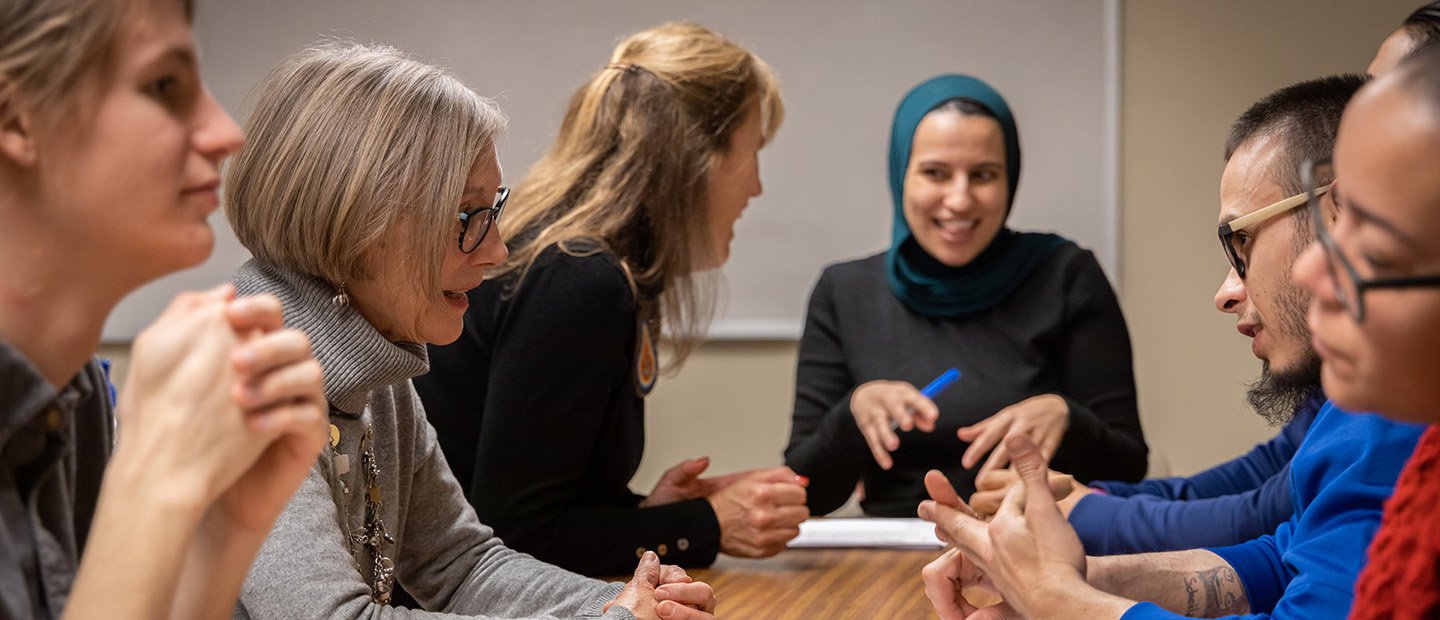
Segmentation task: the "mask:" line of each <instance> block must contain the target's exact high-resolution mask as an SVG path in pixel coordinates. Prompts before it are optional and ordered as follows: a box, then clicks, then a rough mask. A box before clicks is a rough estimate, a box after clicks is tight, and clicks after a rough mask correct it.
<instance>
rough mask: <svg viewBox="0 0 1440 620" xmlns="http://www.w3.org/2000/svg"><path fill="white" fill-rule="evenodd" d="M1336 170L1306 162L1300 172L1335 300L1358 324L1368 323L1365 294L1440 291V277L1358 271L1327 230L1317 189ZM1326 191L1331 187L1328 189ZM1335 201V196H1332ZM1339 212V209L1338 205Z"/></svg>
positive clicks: (1323, 163)
mask: <svg viewBox="0 0 1440 620" xmlns="http://www.w3.org/2000/svg"><path fill="white" fill-rule="evenodd" d="M1333 178H1334V169H1333V168H1332V167H1331V165H1330V160H1328V159H1322V160H1320V161H1314V162H1305V166H1304V167H1303V168H1301V170H1300V180H1301V181H1302V182H1303V183H1304V184H1305V187H1306V196H1307V202H1308V203H1309V209H1310V218H1311V220H1310V221H1311V224H1312V225H1313V226H1314V228H1315V240H1316V241H1319V242H1320V247H1321V249H1323V250H1324V251H1325V266H1326V268H1327V271H1329V273H1330V284H1331V286H1333V287H1334V288H1335V298H1336V299H1337V300H1339V301H1340V305H1342V306H1344V307H1345V311H1346V312H1347V313H1349V314H1350V317H1351V318H1353V319H1355V322H1356V323H1364V322H1365V291H1367V290H1373V289H1387V288H1436V287H1440V275H1433V276H1414V277H1407V278H1363V277H1361V276H1360V272H1359V271H1357V270H1356V269H1355V263H1354V262H1352V261H1351V260H1350V258H1349V257H1347V256H1346V255H1345V252H1344V251H1343V250H1341V249H1340V244H1338V243H1336V242H1335V237H1333V236H1331V234H1330V229H1329V228H1328V227H1327V226H1326V222H1325V215H1324V213H1323V212H1322V210H1321V208H1320V195H1321V194H1323V193H1324V192H1323V191H1320V188H1317V187H1315V183H1316V181H1317V180H1325V179H1333ZM1325 187H1327V188H1328V187H1330V186H1329V185H1326V186H1325ZM1332 198H1333V196H1332ZM1336 208H1337V209H1338V208H1339V205H1336Z"/></svg>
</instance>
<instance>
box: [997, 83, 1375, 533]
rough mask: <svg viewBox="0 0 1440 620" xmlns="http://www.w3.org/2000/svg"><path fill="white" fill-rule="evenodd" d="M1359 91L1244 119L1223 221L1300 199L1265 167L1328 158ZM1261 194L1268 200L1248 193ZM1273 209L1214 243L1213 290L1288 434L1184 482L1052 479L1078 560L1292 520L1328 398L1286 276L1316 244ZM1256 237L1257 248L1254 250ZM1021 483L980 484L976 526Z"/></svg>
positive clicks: (1292, 182) (1287, 99) (1315, 94)
mask: <svg viewBox="0 0 1440 620" xmlns="http://www.w3.org/2000/svg"><path fill="white" fill-rule="evenodd" d="M1364 83H1365V79H1364V78H1363V77H1362V76H1359V75H1344V76H1334V77H1328V78H1322V79H1317V80H1308V81H1305V82H1300V83H1298V84H1294V85H1291V86H1288V87H1285V88H1282V89H1280V90H1277V91H1275V92H1273V93H1271V94H1269V95H1267V96H1265V97H1264V98H1262V99H1260V100H1259V101H1257V102H1256V103H1255V104H1254V105H1252V106H1250V108H1249V109H1247V110H1246V111H1245V112H1244V113H1243V114H1241V115H1240V117H1239V118H1238V119H1237V120H1236V121H1235V123H1234V125H1233V126H1232V127H1231V129H1230V135H1229V137H1228V138H1227V140H1226V143H1225V154H1224V159H1225V162H1226V166H1225V170H1224V172H1223V173H1222V175H1221V179H1220V193H1221V202H1222V204H1223V205H1224V209H1225V211H1224V212H1223V213H1222V218H1225V219H1227V220H1229V219H1234V218H1235V217H1236V216H1237V215H1238V214H1240V213H1246V212H1251V211H1259V210H1260V209H1261V208H1262V207H1266V206H1267V205H1270V204H1271V203H1274V202H1276V200H1275V199H1277V198H1280V197H1283V196H1293V195H1296V194H1299V193H1300V191H1301V190H1300V188H1299V179H1298V177H1297V176H1296V175H1294V174H1293V173H1287V171H1289V170H1291V168H1290V166H1288V165H1286V166H1275V165H1271V164H1272V159H1273V158H1275V157H1279V158H1281V159H1282V160H1283V161H1287V162H1294V163H1296V164H1297V165H1298V162H1301V161H1304V160H1306V159H1318V158H1324V157H1328V156H1329V155H1330V151H1331V148H1332V147H1333V145H1334V137H1335V131H1336V129H1337V128H1338V127H1339V125H1340V113H1341V111H1342V110H1343V109H1344V108H1345V104H1346V102H1348V101H1349V100H1350V97H1351V96H1353V95H1354V94H1355V91H1357V90H1359V88H1360V86H1361V85H1363V84H1364ZM1276 149H1278V151H1276ZM1259 186H1264V187H1272V188H1276V191H1274V192H1268V193H1267V192H1255V191H1251V189H1252V188H1253V187H1259ZM1302 198H1303V197H1302ZM1279 202H1281V203H1284V204H1283V205H1282V206H1281V207H1279V208H1278V209H1272V210H1270V211H1267V213H1273V214H1275V217H1271V218H1265V219H1262V220H1255V219H1253V218H1252V219H1250V220H1246V221H1245V222H1242V223H1243V224H1245V225H1243V226H1239V227H1236V226H1234V225H1232V224H1230V223H1229V222H1228V221H1227V222H1226V224H1225V225H1224V226H1225V227H1226V228H1225V229H1224V232H1222V234H1221V240H1222V243H1224V244H1225V254H1226V256H1227V257H1232V265H1231V269H1230V270H1229V272H1228V274H1227V276H1226V278H1225V280H1224V281H1223V282H1222V283H1221V285H1220V288H1219V290H1218V291H1216V294H1215V307H1216V309H1218V310H1219V311H1221V312H1224V313H1228V314H1233V315H1235V318H1236V329H1237V330H1238V331H1239V332H1240V333H1241V334H1244V335H1245V336H1247V337H1249V338H1250V339H1251V349H1252V351H1253V352H1254V354H1255V356H1256V357H1257V358H1259V359H1260V361H1261V371H1260V378H1259V379H1257V380H1256V381H1255V383H1253V384H1252V385H1251V386H1250V389H1249V392H1248V393H1247V399H1248V400H1249V402H1250V404H1251V406H1252V407H1253V408H1254V409H1255V412H1256V413H1257V414H1259V415H1260V416H1262V417H1264V418H1265V419H1267V420H1269V421H1270V422H1271V423H1274V424H1284V427H1283V428H1282V429H1281V431H1280V433H1279V434H1277V435H1276V436H1275V437H1274V438H1273V439H1271V440H1270V441H1268V442H1265V443H1263V444H1260V445H1257V446H1255V448H1254V449H1252V450H1251V451H1250V452H1249V453H1247V454H1245V455H1244V456H1241V457H1239V458H1236V459H1234V460H1231V461H1229V462H1226V463H1223V464H1221V465H1218V466H1216V467H1214V468H1211V469H1209V470H1206V471H1203V472H1201V473H1199V474H1196V475H1194V476H1191V477H1174V478H1162V479H1156V480H1146V481H1143V482H1138V483H1127V482H1119V481H1098V482H1092V483H1090V486H1088V487H1087V486H1083V485H1079V484H1074V485H1071V484H1069V483H1068V481H1062V480H1057V479H1056V477H1057V476H1059V474H1056V475H1054V476H1052V486H1053V487H1055V488H1058V489H1061V492H1062V493H1064V492H1066V491H1068V497H1065V496H1064V495H1061V496H1060V497H1063V499H1061V501H1060V506H1061V510H1062V512H1063V513H1064V514H1065V515H1066V516H1067V517H1068V518H1069V520H1070V524H1071V526H1073V527H1074V528H1075V531H1076V533H1078V534H1079V535H1080V541H1081V542H1082V543H1084V545H1085V552H1086V553H1089V554H1091V555H1115V554H1122V553H1144V552H1150V551H1178V550H1181V549H1194V548H1196V547H1206V546H1219V545H1230V544H1235V543H1239V542H1244V541H1246V540H1250V539H1252V538H1255V537H1257V536H1260V535H1262V534H1268V533H1270V532H1273V531H1275V528H1276V526H1278V525H1280V524H1281V523H1283V522H1285V520H1286V519H1288V518H1290V515H1291V514H1292V513H1293V512H1294V502H1293V500H1292V497H1291V494H1290V485H1289V472H1288V468H1289V464H1290V459H1291V457H1293V456H1294V455H1295V450H1296V448H1298V447H1299V445H1300V442H1301V440H1302V439H1303V438H1304V437H1305V433H1306V431H1307V430H1308V429H1309V428H1310V424H1311V422H1312V421H1313V420H1314V418H1315V413H1316V412H1317V411H1318V410H1319V409H1320V406H1321V404H1322V403H1323V402H1324V401H1325V398H1324V395H1323V394H1322V393H1321V391H1320V358H1319V356H1317V355H1316V353H1315V350H1314V348H1313V347H1311V345H1310V332H1309V330H1308V329H1306V327H1305V308H1306V305H1307V303H1308V297H1307V296H1305V295H1303V294H1299V293H1298V292H1297V288H1296V286H1295V285H1294V284H1293V283H1291V282H1290V280H1289V278H1288V277H1287V276H1286V274H1288V273H1289V272H1290V267H1291V265H1292V263H1293V261H1294V259H1295V257H1296V256H1297V255H1298V250H1297V248H1303V247H1305V245H1307V244H1308V243H1310V241H1312V240H1313V239H1314V235H1313V233H1312V231H1311V230H1310V227H1308V226H1304V225H1293V224H1292V220H1294V219H1296V218H1299V219H1300V221H1302V222H1303V221H1304V220H1303V218H1301V216H1302V215H1303V209H1299V208H1296V207H1297V206H1298V205H1300V204H1301V201H1300V200H1298V199H1295V198H1290V199H1288V202H1287V201H1286V200H1281V201H1279ZM1282 215H1283V216H1285V217H1284V218H1280V217H1278V216H1282ZM1261 231H1264V235H1263V239H1264V243H1262V244H1259V245H1258V246H1257V238H1259V237H1260V236H1261V235H1260V233H1261ZM1287 237H1288V239H1287ZM1242 256H1243V257H1245V258H1244V259H1238V257H1242ZM1242 274H1243V275H1242ZM1018 480H1019V478H1018V477H1017V476H1016V474H1015V473H1014V472H1012V471H1010V470H996V471H993V472H984V473H982V474H981V475H980V476H979V477H978V478H977V480H976V486H977V488H979V489H980V491H979V492H977V493H975V494H974V495H973V496H971V498H970V507H971V508H972V509H973V510H975V511H976V512H977V513H978V514H979V515H980V516H982V517H985V516H989V515H990V514H993V513H994V512H995V509H996V508H997V507H998V506H999V505H1000V501H1001V499H1003V498H1004V496H1005V490H1006V489H1007V488H1008V487H1009V486H1010V485H1013V484H1015V483H1016V482H1018Z"/></svg>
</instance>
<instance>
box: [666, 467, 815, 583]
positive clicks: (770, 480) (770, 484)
mask: <svg viewBox="0 0 1440 620" xmlns="http://www.w3.org/2000/svg"><path fill="white" fill-rule="evenodd" d="M709 466H710V459H709V457H703V456H702V457H700V458H694V459H687V460H685V461H682V462H680V464H679V465H676V466H674V467H671V468H670V469H669V470H667V471H666V472H665V473H664V474H663V475H661V476H660V481H659V482H657V483H656V484H655V489H654V490H653V491H651V493H650V495H649V496H648V497H646V498H645V499H644V500H643V501H641V502H640V506H641V507H649V506H661V505H665V504H670V503H674V502H679V501H684V500H690V499H698V498H701V497H703V498H705V499H706V500H708V501H709V502H710V506H711V508H712V509H714V511H715V518H716V520H718V521H719V522H720V550H721V551H723V552H725V553H728V554H730V555H735V556H740V557H749V558H763V557H768V556H772V555H775V554H776V553H779V552H781V551H783V550H784V549H785V545H786V543H788V542H790V539H792V538H795V537H796V536H798V535H799V534H800V523H801V522H802V521H804V520H805V519H808V518H809V517H810V510H809V509H808V508H807V507H806V505H805V486H806V485H807V484H809V480H807V479H806V478H805V477H804V476H800V475H798V474H796V473H795V472H794V471H793V470H791V469H790V468H789V467H771V468H768V469H752V470H749V471H742V472H736V473H733V474H728V475H725V476H714V477H709V478H702V477H700V474H702V473H704V471H705V469H706V468H707V467H709Z"/></svg>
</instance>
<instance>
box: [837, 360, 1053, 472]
mask: <svg viewBox="0 0 1440 620" xmlns="http://www.w3.org/2000/svg"><path fill="white" fill-rule="evenodd" d="M850 413H851V414H852V415H854V416H855V424H856V425H857V426H859V427H860V434H861V435H863V436H864V437H865V444H866V445H867V446H869V447H870V454H871V455H872V456H874V457H875V462H876V463H877V464H879V465H880V468H881V469H890V468H891V467H893V466H894V459H893V458H892V457H891V456H890V453H891V452H894V451H895V450H898V449H899V448H900V437H899V435H897V434H896V431H907V432H908V431H911V430H915V429H919V430H921V431H924V432H927V433H930V432H934V431H935V423H936V421H937V420H938V419H939V417H940V410H939V409H938V408H937V407H936V406H935V403H934V402H933V401H931V400H930V399H929V398H926V397H925V396H924V395H923V394H921V393H920V390H918V389H915V386H913V385H910V384H909V383H906V382H904V381H870V382H867V383H864V384H862V385H861V386H860V387H858V388H856V389H855V391H854V392H853V393H852V394H851V395H850ZM1069 427H1070V406H1069V405H1067V404H1066V403H1065V399H1064V398H1062V397H1060V396H1058V395H1055V394H1041V395H1039V396H1032V397H1030V398H1027V399H1025V400H1022V401H1020V402H1018V403H1015V404H1013V405H1010V406H1009V407H1006V408H1004V409H1001V410H1000V411H999V412H997V413H996V414H995V415H993V416H990V417H989V418H986V419H984V420H982V421H980V422H977V423H975V424H972V425H970V426H966V427H963V428H961V429H959V430H958V431H957V432H956V436H957V437H959V438H960V440H961V441H966V442H969V443H970V447H969V448H968V449H966V450H965V454H964V455H963V456H962V457H961V459H960V462H961V464H963V465H964V466H965V467H966V468H971V467H974V466H975V465H976V464H978V463H979V462H980V458H981V457H982V456H984V455H985V453H987V452H988V453H990V458H988V459H986V460H985V464H984V465H983V466H982V467H981V468H980V471H981V473H982V474H983V473H984V472H988V471H998V470H1003V469H1005V467H1006V466H1007V465H1009V464H1010V450H1009V448H1007V447H1006V445H1005V443H1004V442H1003V440H1004V439H1005V438H1006V437H1011V436H1017V435H1024V436H1026V437H1029V438H1030V439H1031V441H1033V442H1034V443H1035V444H1036V445H1038V446H1039V447H1040V451H1041V453H1042V454H1043V455H1044V457H1045V458H1046V459H1048V458H1050V457H1051V456H1053V455H1054V454H1055V450H1056V449H1057V448H1059V447H1060V441H1061V440H1062V439H1064V437H1065V431H1066V430H1067V429H1068V428H1069Z"/></svg>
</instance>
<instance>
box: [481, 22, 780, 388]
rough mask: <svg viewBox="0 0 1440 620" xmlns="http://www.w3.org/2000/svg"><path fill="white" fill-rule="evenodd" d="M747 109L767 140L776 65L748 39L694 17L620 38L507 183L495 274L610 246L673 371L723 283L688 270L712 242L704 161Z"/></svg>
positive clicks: (700, 331) (776, 99)
mask: <svg viewBox="0 0 1440 620" xmlns="http://www.w3.org/2000/svg"><path fill="white" fill-rule="evenodd" d="M752 114H759V115H760V123H761V130H762V132H763V134H764V138H765V140H766V141H769V139H770V138H771V137H773V136H774V134H775V131H776V129H777V128H779V126H780V121H781V119H782V118H783V116H784V106H783V104H782V103H781V101H780V87H779V83H778V81H777V80H776V78H775V74H774V72H772V71H771V69H770V67H769V65H766V64H765V62H764V61H762V60H761V59H760V58H759V57H757V56H755V55H754V54H751V53H750V52H749V51H747V50H746V49H745V48H743V47H740V46H739V45H736V44H735V43H733V42H731V41H730V40H728V39H726V38H725V37H722V36H720V35H718V34H716V33H714V32H712V31H710V30H708V29H706V28H704V27H701V26H699V25H697V24H693V23H688V22H672V23H667V24H662V25H660V26H656V27H654V28H651V29H649V30H644V31H641V32H638V33H635V34H633V35H630V36H629V37H627V38H625V39H624V40H622V41H621V42H620V43H619V45H617V46H616V47H615V50H614V52H613V53H612V54H611V55H610V62H609V64H607V65H606V66H605V68H603V69H601V70H600V71H599V72H597V73H596V74H594V76H592V77H591V78H590V81H589V82H588V83H586V84H585V85H584V86H581V87H580V90H578V91H576V92H575V94H574V96H572V97H571V99H570V105H569V108H568V109H567V110H566V112H565V119H564V121H563V122H562V124H561V126H560V133H559V136H557V137H556V139H555V143H554V145H553V146H551V148H550V151H549V152H547V153H546V154H545V155H544V157H543V158H541V159H540V161H539V162H538V163H536V164H535V166H534V167H533V168H531V169H530V171H529V174H528V175H527V176H526V177H525V179H524V180H523V181H521V182H520V184H519V185H518V186H517V187H516V188H515V190H514V192H513V193H512V194H511V196H510V209H509V211H508V212H507V213H506V222H505V226H504V227H503V230H504V232H505V237H506V238H507V240H511V241H513V243H512V244H511V250H510V257H509V259H508V260H507V261H506V262H505V263H503V264H502V265H500V266H499V267H497V268H496V270H495V272H494V273H492V274H491V275H492V276H503V275H506V274H510V273H516V274H518V278H517V279H516V280H515V282H514V284H513V287H514V288H518V286H519V285H520V282H521V281H523V279H524V277H525V273H526V272H527V271H528V270H529V269H530V267H531V266H532V265H533V264H534V263H535V260H536V258H537V257H538V256H539V254H540V253H541V252H542V251H544V250H545V249H546V248H548V247H550V246H558V247H559V249H560V250H561V251H563V252H566V253H568V254H572V255H584V254H590V253H595V252H597V251H604V252H610V253H612V254H614V255H615V257H616V258H618V259H619V261H620V265H621V267H622V269H623V270H624V271H625V272H626V276H627V278H628V279H629V280H630V287H631V291H632V293H633V294H634V296H635V303H636V306H637V311H638V314H639V318H640V319H641V320H642V321H645V323H646V325H647V326H648V328H649V329H650V330H652V335H654V336H656V337H658V338H660V341H661V342H662V343H664V344H666V345H667V348H668V349H669V351H670V353H671V355H670V356H669V360H668V361H667V362H666V364H665V366H666V369H667V370H670V371H673V370H675V369H676V368H678V367H679V366H680V364H681V363H682V362H683V361H684V359H685V357H686V356H688V355H689V353H690V352H691V351H693V350H694V348H695V346H696V345H698V344H699V342H700V340H701V338H702V337H703V335H704V332H705V329H706V327H707V325H708V323H709V320H710V318H711V315H712V314H713V312H714V308H715V298H716V296H717V294H718V293H717V290H716V289H717V286H716V284H715V282H717V280H716V279H713V278H712V279H702V278H700V277H699V276H698V275H697V274H695V272H696V271H697V268H702V266H704V265H706V264H707V263H709V261H710V260H711V258H710V257H713V256H714V255H715V254H716V252H717V248H714V247H711V246H712V244H713V241H712V239H711V231H710V223H709V205H708V204H707V198H706V191H707V183H708V178H709V172H710V169H711V167H712V166H713V165H714V164H715V163H716V161H717V160H718V158H719V156H720V155H722V154H723V153H725V151H726V150H727V149H728V148H729V147H730V141H731V137H732V136H733V135H734V133H735V130H736V129H737V128H738V127H739V126H740V125H741V124H742V123H743V122H744V121H745V120H746V119H747V118H749V115H752ZM596 248H598V249H596ZM514 288H512V289H511V290H514ZM662 327H663V329H662Z"/></svg>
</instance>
